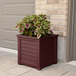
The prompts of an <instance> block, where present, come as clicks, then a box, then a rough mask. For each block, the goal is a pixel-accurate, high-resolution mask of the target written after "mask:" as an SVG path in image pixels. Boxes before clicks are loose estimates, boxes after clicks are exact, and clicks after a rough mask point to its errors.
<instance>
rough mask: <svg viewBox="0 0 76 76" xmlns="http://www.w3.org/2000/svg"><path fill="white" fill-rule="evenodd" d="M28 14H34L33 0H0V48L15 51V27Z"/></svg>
mask: <svg viewBox="0 0 76 76" xmlns="http://www.w3.org/2000/svg"><path fill="white" fill-rule="evenodd" d="M29 14H35V0H0V46H2V47H7V48H13V49H17V37H16V35H17V34H18V31H17V29H16V28H15V26H16V25H17V23H18V22H20V20H21V19H22V18H23V17H25V16H26V15H29Z"/></svg>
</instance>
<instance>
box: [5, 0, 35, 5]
mask: <svg viewBox="0 0 76 76" xmlns="http://www.w3.org/2000/svg"><path fill="white" fill-rule="evenodd" d="M34 2H35V1H34V0H4V3H14V4H18V3H20V4H21V3H25V4H27V3H34Z"/></svg>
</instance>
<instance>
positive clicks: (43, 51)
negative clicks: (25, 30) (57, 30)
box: [17, 34, 58, 70]
mask: <svg viewBox="0 0 76 76" xmlns="http://www.w3.org/2000/svg"><path fill="white" fill-rule="evenodd" d="M17 38H18V64H20V65H28V66H32V67H35V68H37V69H38V70H40V69H42V68H44V67H46V66H48V65H51V64H56V63H57V38H58V35H54V34H53V35H49V36H48V37H41V38H40V39H38V38H36V37H30V36H24V35H17Z"/></svg>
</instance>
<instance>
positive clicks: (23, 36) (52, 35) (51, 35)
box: [17, 34, 58, 40]
mask: <svg viewBox="0 0 76 76" xmlns="http://www.w3.org/2000/svg"><path fill="white" fill-rule="evenodd" d="M54 36H58V34H50V35H49V36H45V37H41V38H39V39H43V38H48V37H54ZM17 37H22V38H32V39H37V40H39V39H38V38H37V37H31V36H26V35H22V34H18V35H17Z"/></svg>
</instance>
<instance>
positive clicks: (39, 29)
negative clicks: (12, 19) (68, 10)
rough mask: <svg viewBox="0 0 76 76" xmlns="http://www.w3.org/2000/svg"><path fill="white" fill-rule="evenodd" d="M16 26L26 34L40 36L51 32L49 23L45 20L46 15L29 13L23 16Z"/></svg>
mask: <svg viewBox="0 0 76 76" xmlns="http://www.w3.org/2000/svg"><path fill="white" fill-rule="evenodd" d="M16 28H19V32H20V33H22V34H23V35H26V36H35V37H37V38H40V37H41V36H46V35H48V34H53V32H52V30H51V23H50V21H48V20H47V17H46V15H43V14H40V15H29V16H26V17H24V18H23V19H22V20H21V21H20V22H19V23H17V26H16Z"/></svg>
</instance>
